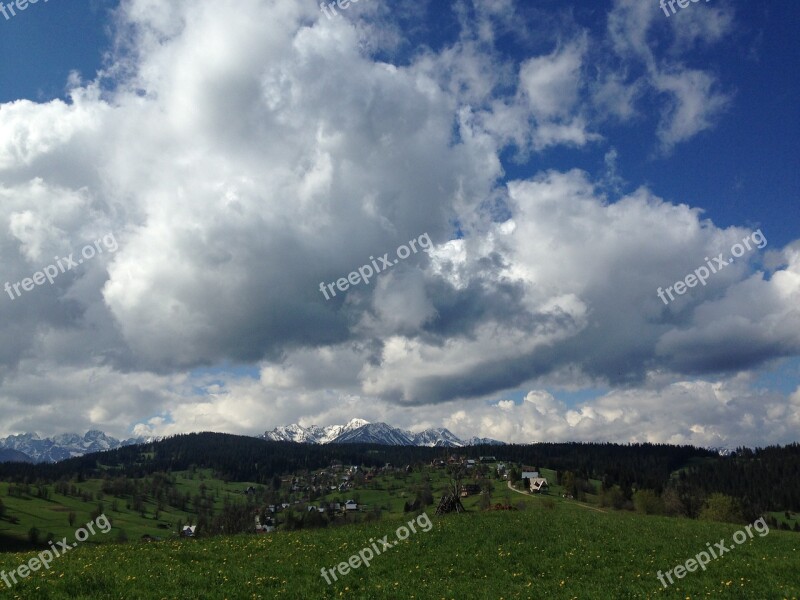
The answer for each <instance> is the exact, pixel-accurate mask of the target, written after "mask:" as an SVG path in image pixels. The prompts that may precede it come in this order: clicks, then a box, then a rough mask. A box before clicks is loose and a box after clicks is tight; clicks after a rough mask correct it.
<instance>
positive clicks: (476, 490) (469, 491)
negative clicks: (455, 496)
mask: <svg viewBox="0 0 800 600" xmlns="http://www.w3.org/2000/svg"><path fill="white" fill-rule="evenodd" d="M480 493H481V486H479V485H477V484H474V483H466V484H464V485H462V486H461V497H462V498H466V497H467V496H474V495H475V494H480Z"/></svg>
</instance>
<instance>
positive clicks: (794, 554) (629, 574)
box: [0, 499, 800, 600]
mask: <svg viewBox="0 0 800 600" xmlns="http://www.w3.org/2000/svg"><path fill="white" fill-rule="evenodd" d="M430 512H431V513H432V512H433V511H430ZM409 518H411V517H410V516H409ZM407 520H408V519H406V521H407ZM432 521H433V525H432V527H431V528H430V530H429V531H428V532H424V531H422V530H419V531H418V532H417V533H411V534H410V536H409V537H408V539H406V540H405V541H401V542H399V543H398V544H397V545H396V546H393V547H391V548H388V549H386V550H384V553H383V554H381V555H379V556H376V557H374V558H373V560H372V564H371V566H370V567H369V568H365V567H364V566H361V567H360V568H358V569H357V570H354V571H352V572H350V573H348V574H347V575H344V576H341V575H340V576H339V580H338V581H336V582H332V583H331V584H330V585H328V584H326V583H325V581H324V580H323V578H322V577H321V574H320V569H322V568H323V567H325V568H331V567H333V568H335V567H336V565H338V564H339V563H342V562H345V561H348V559H349V558H350V557H351V556H352V555H354V554H356V553H358V551H359V550H361V549H362V548H364V547H367V546H369V545H370V541H371V540H377V539H379V538H381V537H383V536H387V535H388V541H389V542H391V541H392V540H393V539H395V530H396V528H397V527H398V526H399V525H401V524H402V523H404V521H389V520H384V521H380V522H375V523H370V524H364V525H355V526H348V527H342V528H329V529H326V530H316V531H299V532H291V533H280V534H276V535H268V536H255V535H250V536H234V537H227V538H213V539H207V540H202V539H201V540H185V541H181V542H165V543H152V544H144V543H142V544H129V545H104V546H97V547H91V546H89V545H88V544H87V545H85V546H82V547H79V548H77V549H75V550H72V551H71V552H70V553H69V554H68V555H66V556H64V557H62V558H59V559H57V560H56V561H55V562H54V563H53V565H52V570H51V571H49V572H42V571H39V572H37V573H34V574H33V575H32V576H31V577H30V578H29V579H27V580H24V581H23V582H21V583H20V584H18V585H17V586H16V587H15V588H14V590H13V591H12V592H11V594H10V595H11V596H12V597H13V596H14V594H16V596H15V597H18V598H34V597H35V598H42V599H52V600H56V599H59V600H60V599H67V598H69V599H71V600H74V599H86V600H89V599H91V600H96V599H99V598H126V599H139V598H142V599H144V598H148V599H149V598H214V599H216V598H228V599H234V598H265V599H267V598H298V599H301V598H302V599H307V598H334V597H335V598H339V597H345V598H363V599H370V600H372V599H381V598H386V599H396V598H422V599H427V598H431V599H438V598H457V599H459V600H462V599H467V600H468V599H472V598H475V599H481V600H483V599H485V598H507V599H508V598H564V599H567V598H602V599H604V600H605V599H607V598H687V597H690V598H696V597H697V598H700V597H711V598H741V599H744V598H747V599H754V598H755V599H764V598H798V597H800V574H798V568H797V567H798V564H800V537H799V536H797V535H796V534H793V533H785V532H780V531H770V532H769V533H768V534H767V535H766V536H765V537H759V536H758V535H756V536H755V537H754V538H753V539H752V540H749V541H747V542H745V543H744V544H742V545H741V546H736V547H735V548H734V549H732V550H731V551H730V552H728V553H727V554H725V555H724V556H722V557H720V558H719V559H718V560H715V561H712V562H711V563H710V564H709V566H708V568H707V570H706V571H705V572H702V571H698V572H696V573H689V574H687V575H686V577H685V578H684V579H681V580H678V581H676V584H675V585H673V586H671V587H670V588H669V589H664V588H663V587H662V585H661V584H660V583H659V581H658V579H657V578H656V572H657V571H658V570H668V569H672V568H673V567H674V566H675V565H677V564H680V563H684V562H685V561H686V560H687V559H688V558H691V557H693V556H695V555H696V554H697V553H698V552H700V551H701V550H703V549H705V547H706V544H707V543H712V544H713V543H715V542H717V541H719V540H720V539H723V538H724V539H727V540H730V539H731V537H732V535H733V534H734V532H736V531H738V530H739V529H740V527H739V526H736V525H729V524H719V523H709V522H698V521H690V520H684V519H669V518H663V517H642V516H638V515H636V514H632V513H598V512H594V511H588V510H583V509H581V508H580V507H576V506H574V505H570V504H567V503H563V502H555V503H554V507H553V508H546V507H545V505H544V504H543V503H542V502H541V501H540V500H538V499H531V500H530V501H529V508H528V509H527V510H524V511H510V512H488V513H467V514H462V515H451V516H447V517H443V518H435V517H432ZM113 534H114V532H113V531H112V532H111V533H110V534H109V535H113ZM376 543H377V542H376ZM31 556H33V555H32V554H17V555H10V554H9V555H3V556H0V569H6V570H9V569H13V568H14V567H16V566H17V565H19V564H21V563H22V562H23V561H25V560H28V559H29V558H30V557H31Z"/></svg>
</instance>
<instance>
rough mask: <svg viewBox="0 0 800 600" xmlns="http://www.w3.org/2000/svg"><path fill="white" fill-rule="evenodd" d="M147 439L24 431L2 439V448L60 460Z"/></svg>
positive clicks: (38, 458)
mask: <svg viewBox="0 0 800 600" xmlns="http://www.w3.org/2000/svg"><path fill="white" fill-rule="evenodd" d="M149 441H152V440H149V439H146V438H142V437H139V438H130V439H127V440H118V439H116V438H113V437H111V436H108V435H106V434H105V433H103V432H102V431H98V430H96V429H94V430H91V431H87V432H86V434H85V435H80V434H77V433H62V434H60V435H56V436H53V437H52V438H40V437H39V436H38V435H37V434H35V433H23V434H20V435H10V436H8V437H6V438H0V449H9V450H16V451H17V452H21V453H23V454H25V455H26V456H28V457H30V458H31V460H32V461H33V462H56V461H59V460H64V459H67V458H72V457H74V456H83V455H84V454H90V453H92V452H102V451H104V450H114V449H115V448H119V447H121V446H130V445H132V444H143V443H147V442H149Z"/></svg>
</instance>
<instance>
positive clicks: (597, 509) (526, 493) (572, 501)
mask: <svg viewBox="0 0 800 600" xmlns="http://www.w3.org/2000/svg"><path fill="white" fill-rule="evenodd" d="M508 489H510V490H511V491H512V492H517V493H518V494H522V495H524V496H530V494H529V493H528V492H521V491H519V490H518V489H516V488H514V487H511V482H510V481H509V482H508ZM567 502H571V503H572V504H574V505H576V506H582V507H583V508H588V509H589V510H595V511H597V512H601V513H605V512H608V511H607V510H603V509H602V508H595V507H594V506H589V505H588V504H584V503H583V502H576V501H575V500H567Z"/></svg>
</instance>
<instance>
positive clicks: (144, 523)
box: [0, 470, 252, 589]
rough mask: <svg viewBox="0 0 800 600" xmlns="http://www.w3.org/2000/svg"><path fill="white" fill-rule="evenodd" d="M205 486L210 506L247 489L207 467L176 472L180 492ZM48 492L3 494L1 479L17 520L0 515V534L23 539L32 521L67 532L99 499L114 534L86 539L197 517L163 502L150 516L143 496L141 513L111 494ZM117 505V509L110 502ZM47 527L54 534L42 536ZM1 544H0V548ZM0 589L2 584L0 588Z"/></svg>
mask: <svg viewBox="0 0 800 600" xmlns="http://www.w3.org/2000/svg"><path fill="white" fill-rule="evenodd" d="M76 485H77V487H78V488H79V489H80V491H81V492H90V493H91V494H92V496H93V497H94V498H97V494H98V493H99V492H100V488H101V485H102V481H101V480H99V479H90V480H87V481H85V482H82V483H79V484H76ZM201 485H205V486H206V494H207V495H208V496H209V497H211V498H213V499H214V506H215V508H217V509H218V508H220V507H221V506H222V504H223V502H224V499H225V498H229V499H231V500H237V501H241V500H242V490H245V489H247V487H248V486H249V485H252V484H251V483H248V482H243V483H242V482H236V483H232V482H231V483H226V482H223V481H221V480H219V479H213V478H212V477H211V472H210V471H208V470H197V471H196V472H193V473H192V472H180V473H176V487H177V489H178V490H180V491H181V492H182V493H186V492H189V493H191V494H192V496H194V495H195V494H199V493H200V486H201ZM48 487H49V488H50V491H51V494H50V497H49V499H47V500H44V499H41V498H37V497H27V496H25V497H22V498H19V497H15V496H9V495H8V484H7V483H3V482H0V498H1V499H2V501H3V503H4V504H5V506H6V511H7V514H8V515H13V516H15V517H17V518H18V519H19V522H18V523H16V524H13V523H11V522H10V521H9V520H8V519H5V520H0V536H10V537H13V538H18V539H20V540H21V541H23V540H25V539H27V534H28V530H29V529H30V528H31V527H34V526H35V527H36V528H38V529H39V531H40V533H41V538H42V540H46V539H49V537H54V538H55V539H60V538H62V537H63V536H65V535H66V536H71V535H72V534H73V532H74V531H75V529H76V528H77V527H80V526H81V525H83V524H85V523H86V522H88V521H89V519H90V516H91V513H92V511H94V510H96V509H97V508H98V506H99V505H100V504H101V503H102V505H103V509H104V512H105V514H106V515H107V516H108V517H110V518H112V519H113V520H114V531H113V534H109V535H105V536H96V537H94V538H92V539H91V540H90V541H89V542H87V543H92V544H98V543H107V542H112V541H116V540H117V538H118V536H119V534H120V531H123V532H124V533H125V535H126V536H127V537H128V539H129V540H137V539H141V537H142V536H143V535H145V534H147V535H151V536H153V537H162V538H166V537H169V536H170V535H171V534H172V533H173V532H174V531H175V528H176V526H177V524H178V522H179V521H182V522H183V523H188V522H192V523H194V522H196V520H197V517H196V516H195V515H193V514H192V513H190V512H184V511H180V510H177V509H175V508H174V507H170V506H167V507H165V508H164V509H163V510H161V511H160V513H159V515H158V516H159V518H158V519H156V518H155V513H156V508H157V507H156V504H155V502H153V501H151V500H147V501H145V502H144V507H145V516H142V515H141V514H140V513H138V512H136V511H133V510H130V509H128V508H127V507H126V505H127V501H126V500H125V499H121V498H114V497H113V496H108V495H106V496H103V497H102V500H96V499H94V500H92V501H91V502H85V501H83V500H82V499H80V498H76V497H73V496H63V495H61V494H56V493H55V492H54V491H53V486H48ZM113 505H116V510H113V509H112V506H113ZM70 512H73V513H75V525H74V526H72V527H71V526H70V525H69V521H68V518H67V517H68V515H69V513H70ZM48 533H52V534H54V536H47V534H48ZM0 549H2V548H0ZM0 589H2V588H0Z"/></svg>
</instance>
